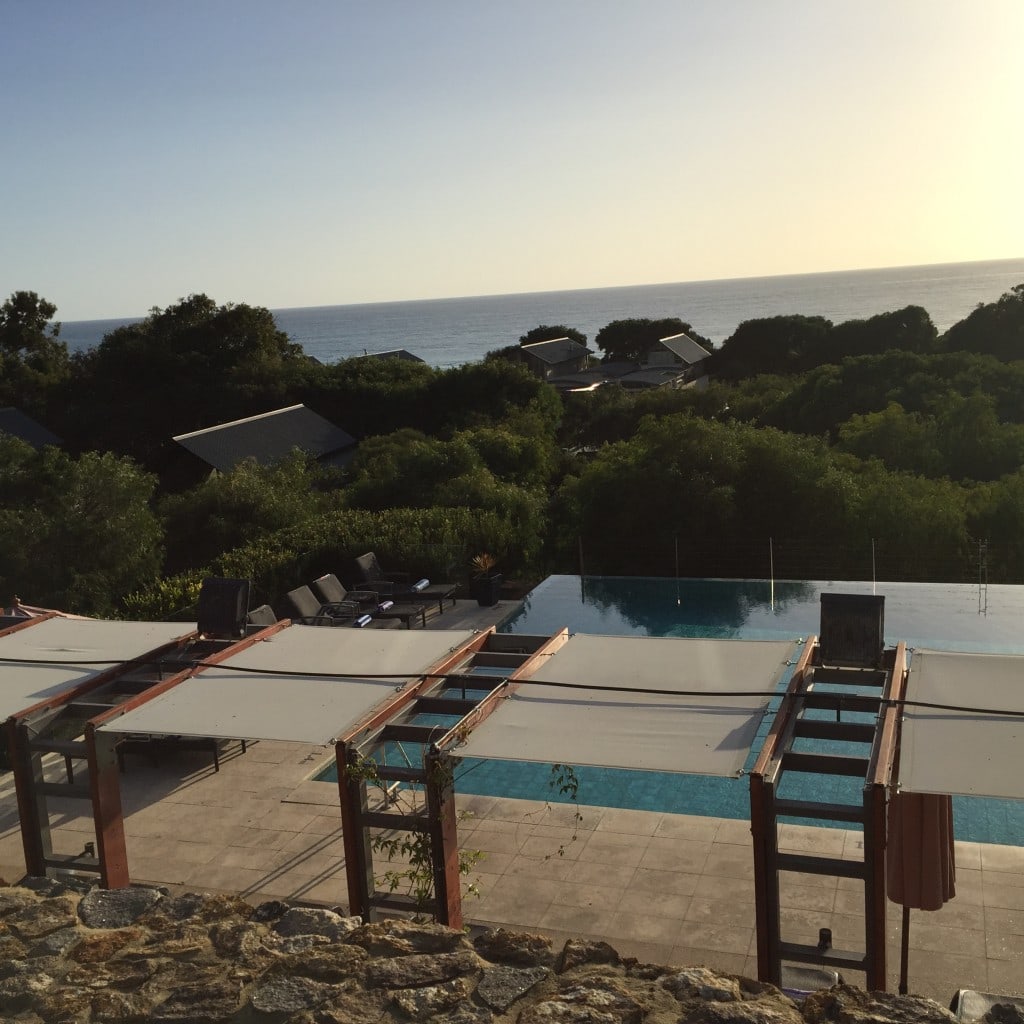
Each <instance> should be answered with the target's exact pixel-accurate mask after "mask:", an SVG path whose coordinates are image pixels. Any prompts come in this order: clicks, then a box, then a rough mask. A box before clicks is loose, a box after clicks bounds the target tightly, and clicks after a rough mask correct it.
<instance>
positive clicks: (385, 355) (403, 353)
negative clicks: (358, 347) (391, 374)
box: [352, 348, 426, 363]
mask: <svg viewBox="0 0 1024 1024" xmlns="http://www.w3.org/2000/svg"><path fill="white" fill-rule="evenodd" d="M352 358H353V359H404V360H405V361H406V362H410V363H425V362H426V360H425V359H420V357H419V356H417V355H414V354H413V353H412V352H410V351H409V350H408V349H407V348H393V349H391V350H389V351H388V352H364V353H363V354H362V355H361V356H353V357H352Z"/></svg>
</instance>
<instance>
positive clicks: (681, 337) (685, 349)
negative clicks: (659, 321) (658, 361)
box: [659, 334, 711, 366]
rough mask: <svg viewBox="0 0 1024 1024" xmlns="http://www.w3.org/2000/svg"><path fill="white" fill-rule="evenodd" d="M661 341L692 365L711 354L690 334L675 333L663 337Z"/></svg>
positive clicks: (670, 350) (674, 353)
mask: <svg viewBox="0 0 1024 1024" xmlns="http://www.w3.org/2000/svg"><path fill="white" fill-rule="evenodd" d="M659 343H660V344H661V345H664V346H665V348H667V349H668V350H669V352H671V353H672V354H673V355H677V356H679V358H680V359H682V361H683V362H684V363H688V364H689V365H690V366H692V365H693V364H694V363H699V362H700V361H701V360H702V359H707V357H708V356H709V355H711V353H710V352H708V351H707V349H704V348H701V346H700V345H698V344H697V342H695V341H694V340H693V338H691V337H690V336H689V335H688V334H673V335H670V336H669V337H667V338H662V339H661V340H660V342H659Z"/></svg>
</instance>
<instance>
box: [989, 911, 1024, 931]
mask: <svg viewBox="0 0 1024 1024" xmlns="http://www.w3.org/2000/svg"><path fill="white" fill-rule="evenodd" d="M984 914H985V929H986V931H992V932H995V933H996V934H1002V935H1024V910H1002V909H1000V908H998V907H985V908H984Z"/></svg>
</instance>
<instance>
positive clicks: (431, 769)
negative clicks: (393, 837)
mask: <svg viewBox="0 0 1024 1024" xmlns="http://www.w3.org/2000/svg"><path fill="white" fill-rule="evenodd" d="M425 762H426V764H425V767H426V769H427V783H426V798H427V817H428V819H429V821H430V853H431V866H432V869H433V872H434V898H435V900H436V906H437V920H438V922H439V923H440V924H446V925H448V927H449V928H461V927H462V885H461V877H460V876H461V875H462V873H463V872H462V863H461V860H460V857H459V832H458V815H457V814H456V812H455V773H454V766H453V762H452V758H451V756H450V755H449V754H446V753H444V752H443V751H439V750H438V749H437V748H436V747H434V746H431V747H430V749H429V750H428V751H427V752H426V755H425Z"/></svg>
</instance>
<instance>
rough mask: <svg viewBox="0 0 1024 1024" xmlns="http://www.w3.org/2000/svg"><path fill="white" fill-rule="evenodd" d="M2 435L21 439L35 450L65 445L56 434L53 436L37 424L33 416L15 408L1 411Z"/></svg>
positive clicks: (0, 426)
mask: <svg viewBox="0 0 1024 1024" xmlns="http://www.w3.org/2000/svg"><path fill="white" fill-rule="evenodd" d="M0 434H10V435H11V436H12V437H19V438H21V440H22V441H27V442H28V443H29V444H30V445H32V447H33V448H42V447H44V446H45V445H48V444H53V445H61V444H63V443H64V442H63V441H62V440H61V439H60V438H59V437H58V436H57V435H56V434H51V433H50V431H49V430H47V429H46V427H44V426H41V425H40V424H38V423H36V421H35V420H34V419H32V417H31V416H26V415H25V414H24V413H23V412H22V411H21V410H20V409H15V408H14V407H13V406H7V407H6V408H4V409H0Z"/></svg>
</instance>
